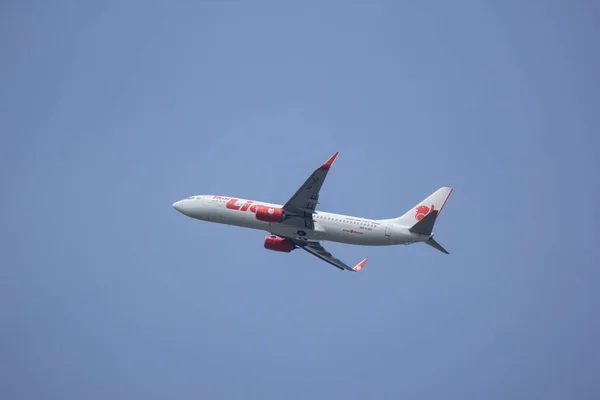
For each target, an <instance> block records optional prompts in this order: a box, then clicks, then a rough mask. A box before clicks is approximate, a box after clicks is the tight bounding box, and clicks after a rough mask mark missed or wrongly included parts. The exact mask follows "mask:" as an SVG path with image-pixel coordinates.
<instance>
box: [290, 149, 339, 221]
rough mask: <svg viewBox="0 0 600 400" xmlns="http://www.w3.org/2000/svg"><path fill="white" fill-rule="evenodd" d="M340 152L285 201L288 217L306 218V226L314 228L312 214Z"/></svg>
mask: <svg viewBox="0 0 600 400" xmlns="http://www.w3.org/2000/svg"><path fill="white" fill-rule="evenodd" d="M338 154H339V152H336V153H335V154H334V155H333V156H331V157H330V158H329V160H327V161H326V162H325V164H323V165H321V166H320V167H319V168H317V169H316V170H315V171H314V172H313V173H312V174H311V176H309V177H308V179H307V180H306V181H305V182H304V184H303V185H302V186H301V187H300V189H298V190H297V191H296V193H294V195H293V196H292V197H291V198H290V199H289V200H288V201H287V203H285V205H284V206H283V210H284V212H285V213H286V215H287V216H288V217H292V218H293V217H299V218H304V219H305V227H306V228H308V229H313V228H314V225H313V220H312V214H313V213H314V212H315V209H316V207H317V204H319V192H320V191H321V187H322V186H323V182H324V181H325V177H327V173H328V172H329V168H331V165H332V164H333V162H334V161H335V159H336V158H337V156H338Z"/></svg>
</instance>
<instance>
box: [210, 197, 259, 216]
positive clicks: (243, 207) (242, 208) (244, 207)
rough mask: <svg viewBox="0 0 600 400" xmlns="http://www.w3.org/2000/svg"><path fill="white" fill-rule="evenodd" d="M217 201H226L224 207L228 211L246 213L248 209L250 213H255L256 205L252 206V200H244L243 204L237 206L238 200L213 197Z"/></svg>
mask: <svg viewBox="0 0 600 400" xmlns="http://www.w3.org/2000/svg"><path fill="white" fill-rule="evenodd" d="M214 198H215V199H217V200H228V201H227V204H225V207H227V208H228V209H230V210H239V211H247V210H248V209H250V212H252V213H256V207H258V205H257V204H253V203H254V200H246V201H245V202H244V203H243V204H237V202H238V201H240V199H236V198H232V197H222V196H214Z"/></svg>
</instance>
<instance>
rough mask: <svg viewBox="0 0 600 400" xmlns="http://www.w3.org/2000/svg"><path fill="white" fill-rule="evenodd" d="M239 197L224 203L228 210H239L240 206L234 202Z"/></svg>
mask: <svg viewBox="0 0 600 400" xmlns="http://www.w3.org/2000/svg"><path fill="white" fill-rule="evenodd" d="M238 200H239V199H231V200H229V201H228V202H227V204H226V205H225V207H227V208H229V209H230V210H239V209H240V207H241V206H238V205H236V204H235V203H236V202H237V201H238Z"/></svg>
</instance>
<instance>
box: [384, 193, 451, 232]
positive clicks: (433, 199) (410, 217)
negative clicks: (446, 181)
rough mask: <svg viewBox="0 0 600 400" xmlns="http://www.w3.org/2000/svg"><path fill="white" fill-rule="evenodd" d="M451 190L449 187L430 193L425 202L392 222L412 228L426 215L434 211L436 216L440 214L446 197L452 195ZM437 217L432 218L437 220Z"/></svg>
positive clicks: (446, 199)
mask: <svg viewBox="0 0 600 400" xmlns="http://www.w3.org/2000/svg"><path fill="white" fill-rule="evenodd" d="M452 190H453V189H452V188H449V187H441V188H439V189H438V190H436V191H435V192H434V193H432V194H431V195H430V196H429V197H427V198H426V199H425V200H423V201H421V202H420V203H419V204H417V205H416V206H414V207H413V208H412V209H411V210H410V211H408V212H407V213H406V214H404V215H403V216H401V217H398V218H396V219H395V220H394V222H396V223H398V224H400V225H404V226H409V227H410V226H413V225H415V224H416V223H417V222H419V221H421V220H422V219H423V218H425V216H426V215H427V214H429V213H430V212H431V211H433V210H436V211H437V215H439V214H440V213H441V212H442V209H443V208H444V205H445V204H446V201H448V197H450V194H452ZM437 215H436V216H434V217H433V218H434V221H435V218H437Z"/></svg>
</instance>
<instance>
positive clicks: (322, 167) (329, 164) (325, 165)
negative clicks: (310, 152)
mask: <svg viewBox="0 0 600 400" xmlns="http://www.w3.org/2000/svg"><path fill="white" fill-rule="evenodd" d="M338 154H340V152H339V151H336V152H335V154H334V155H332V156H331V157H329V160H327V161H326V162H325V164H323V165H322V166H321V169H324V170H325V171H329V168H331V165H332V164H333V162H334V161H335V159H336V158H337V156H338Z"/></svg>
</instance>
